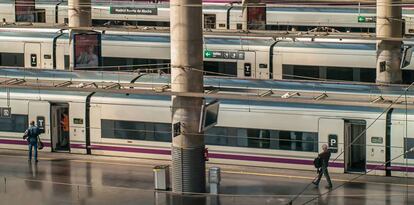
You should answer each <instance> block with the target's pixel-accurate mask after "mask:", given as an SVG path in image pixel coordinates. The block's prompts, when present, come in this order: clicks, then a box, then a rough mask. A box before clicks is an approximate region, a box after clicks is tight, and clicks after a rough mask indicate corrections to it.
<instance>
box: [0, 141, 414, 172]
mask: <svg viewBox="0 0 414 205" xmlns="http://www.w3.org/2000/svg"><path fill="white" fill-rule="evenodd" d="M0 144H14V145H26V144H27V142H26V141H25V140H8V139H0ZM44 144H45V146H46V147H50V143H44ZM70 147H71V148H75V149H84V148H85V145H84V144H74V143H72V144H71V145H70ZM92 149H93V150H103V151H116V152H132V153H145V154H160V155H171V151H170V150H162V149H148V148H137V147H117V146H107V145H92ZM209 157H210V158H217V159H229V160H242V161H255V162H270V163H283V164H300V165H310V166H313V161H312V160H306V159H290V158H280V157H262V156H248V155H236V154H221V153H209ZM329 165H330V166H331V167H336V168H343V167H344V164H343V163H339V162H330V163H329ZM366 168H367V169H375V170H385V166H383V165H375V164H367V166H366ZM388 169H389V170H392V171H403V172H405V171H408V172H414V167H402V166H391V167H388Z"/></svg>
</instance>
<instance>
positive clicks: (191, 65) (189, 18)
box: [170, 0, 205, 192]
mask: <svg viewBox="0 0 414 205" xmlns="http://www.w3.org/2000/svg"><path fill="white" fill-rule="evenodd" d="M170 15H171V16H170V23H171V26H170V29H171V67H172V68H171V77H172V78H171V90H172V91H173V92H203V91H204V89H203V73H202V72H201V71H202V70H203V36H202V24H201V22H202V3H201V0H171V1H170ZM202 102H203V101H202V99H201V98H193V97H178V96H173V97H172V122H173V123H176V122H180V123H181V134H180V135H178V136H176V137H174V138H173V140H172V191H173V192H204V191H205V161H204V153H203V152H204V135H203V133H198V126H199V121H200V111H201V105H202Z"/></svg>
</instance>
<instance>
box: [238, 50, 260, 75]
mask: <svg viewBox="0 0 414 205" xmlns="http://www.w3.org/2000/svg"><path fill="white" fill-rule="evenodd" d="M239 55H243V56H242V57H240V56H239V60H238V61H237V77H238V78H256V53H255V52H252V51H243V52H239Z"/></svg>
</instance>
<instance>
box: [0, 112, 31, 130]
mask: <svg viewBox="0 0 414 205" xmlns="http://www.w3.org/2000/svg"><path fill="white" fill-rule="evenodd" d="M27 128H28V117H27V115H12V116H11V118H0V131H2V132H24V131H25V130H26V129H27Z"/></svg>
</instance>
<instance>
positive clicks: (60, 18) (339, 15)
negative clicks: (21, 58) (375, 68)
mask: <svg viewBox="0 0 414 205" xmlns="http://www.w3.org/2000/svg"><path fill="white" fill-rule="evenodd" d="M29 2H31V1H27V0H26V1H23V3H21V4H22V5H21V6H19V3H15V1H10V0H0V13H1V14H2V15H1V17H2V18H1V19H0V20H2V21H3V22H4V24H11V23H27V22H33V23H39V24H42V23H43V24H48V25H53V24H61V25H63V24H66V23H68V12H67V11H68V6H67V1H64V0H42V1H36V2H35V1H33V2H32V3H29ZM203 3H204V4H203V22H204V24H203V26H204V28H205V29H241V28H242V22H243V17H242V6H241V4H240V2H231V1H227V2H219V1H214V0H210V1H209V0H205V1H203ZM16 6H17V7H16ZM20 7H21V9H20ZM249 9H250V8H249ZM251 9H252V10H251V11H250V14H249V20H248V22H249V23H248V24H249V27H250V29H267V30H283V31H286V30H298V31H310V30H312V29H317V28H319V29H321V28H322V30H323V31H325V30H326V31H328V30H329V31H332V30H331V29H328V30H327V29H325V30H324V29H323V28H325V27H329V28H332V29H334V30H337V31H341V32H375V22H374V21H371V22H369V21H365V22H364V21H358V19H359V18H358V17H360V16H361V17H364V19H365V20H366V19H375V12H376V10H375V7H374V8H372V7H371V8H370V7H363V8H360V7H358V6H357V5H351V7H333V6H329V7H326V6H325V7H323V6H321V7H303V6H300V7H299V6H296V7H295V6H290V7H280V5H272V4H266V6H265V7H263V6H260V7H257V8H251ZM169 16H170V14H169V4H168V2H158V3H145V4H144V3H143V2H130V1H126V2H122V1H109V2H108V1H99V0H93V1H92V21H93V25H94V26H102V25H131V26H136V25H141V26H169ZM403 16H404V18H405V19H406V22H405V26H404V27H405V33H406V34H412V33H414V25H413V22H412V21H411V19H412V17H414V13H413V11H412V10H410V9H409V8H406V9H404V15H403ZM373 17H374V18H373Z"/></svg>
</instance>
